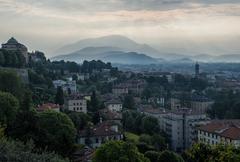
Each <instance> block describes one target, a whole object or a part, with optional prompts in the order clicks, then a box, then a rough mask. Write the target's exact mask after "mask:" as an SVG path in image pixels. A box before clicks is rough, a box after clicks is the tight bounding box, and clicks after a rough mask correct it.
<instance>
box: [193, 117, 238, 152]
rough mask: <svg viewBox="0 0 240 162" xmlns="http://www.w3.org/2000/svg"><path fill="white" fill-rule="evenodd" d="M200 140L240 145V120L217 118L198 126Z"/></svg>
mask: <svg viewBox="0 0 240 162" xmlns="http://www.w3.org/2000/svg"><path fill="white" fill-rule="evenodd" d="M198 141H199V142H203V143H205V144H210V145H216V144H220V143H223V144H231V145H234V146H236V147H239V146H240V120H216V121H211V122H209V123H206V124H204V125H201V126H200V127H199V128H198Z"/></svg>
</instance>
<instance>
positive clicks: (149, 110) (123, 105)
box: [0, 38, 240, 162]
mask: <svg viewBox="0 0 240 162" xmlns="http://www.w3.org/2000/svg"><path fill="white" fill-rule="evenodd" d="M202 64H203V66H205V65H204V63H201V62H196V63H195V64H193V65H191V67H192V68H191V69H188V70H189V71H190V72H188V73H184V72H182V73H180V72H176V71H162V70H151V69H148V70H136V69H134V70H131V68H128V69H126V68H125V69H123V70H120V69H121V67H116V66H114V65H112V64H111V63H109V62H106V63H104V62H103V61H101V60H92V61H83V63H82V64H78V63H75V62H69V61H67V62H65V61H63V60H62V61H50V60H49V59H47V58H46V57H45V54H44V53H43V52H40V51H33V52H29V51H28V49H27V47H26V46H25V45H23V44H21V43H19V42H18V41H17V40H16V39H15V38H10V39H9V40H8V41H7V42H6V43H3V44H2V48H1V49H0V123H1V127H0V128H1V129H0V139H1V142H0V147H1V148H2V147H3V149H6V150H7V151H6V152H7V153H5V155H0V161H19V160H18V159H21V158H22V159H21V160H20V161H29V160H31V159H36V161H54V160H55V161H68V160H71V161H76V162H88V161H94V162H103V161H106V162H107V161H119V160H118V158H119V157H117V156H118V154H119V156H121V157H123V158H124V157H125V156H127V157H128V158H130V157H131V156H133V157H131V158H133V159H130V160H128V161H129V162H133V161H137V162H138V161H139V162H150V161H151V162H158V161H159V162H163V161H167V160H169V159H173V160H172V161H173V162H175V161H176V162H182V161H186V162H193V161H199V162H205V161H206V162H209V161H218V160H217V159H214V158H220V159H221V158H222V159H225V160H223V161H227V160H226V159H228V158H229V157H228V156H227V155H226V154H231V155H229V156H230V157H231V158H232V161H234V162H235V161H236V162H237V161H239V160H240V155H239V149H238V148H239V147H240V111H239V96H240V92H239V89H240V71H239V70H238V69H232V70H231V69H230V70H225V71H223V70H211V71H210V70H208V71H207V70H206V71H204V70H203V69H201V66H202ZM236 66H237V65H236ZM11 142H12V145H15V146H11V147H10V146H8V145H10V143H11ZM28 145H31V146H28ZM18 147H20V148H18ZM28 147H30V148H28ZM21 148H22V149H21ZM24 148H25V149H24ZM11 149H12V150H11ZM26 149H30V150H28V151H27V152H25V153H24V150H26ZM41 150H45V151H43V152H42V153H40V152H41ZM1 152H2V151H0V153H1ZM12 152H15V153H16V154H14V153H12ZM52 152H54V153H52ZM38 153H39V154H38ZM225 153H226V154H225ZM24 154H27V156H24ZM40 154H41V155H40ZM198 154H201V155H198ZM134 158H137V159H138V160H136V159H134ZM23 159H24V160H23ZM114 159H115V160H114ZM166 159H167V160H166ZM174 159H175V160H174ZM204 160H205V161H204ZM120 161H121V160H120ZM122 161H125V160H124V159H122ZM126 161H127V160H126ZM170 161H171V160H170ZM219 162H220V161H219Z"/></svg>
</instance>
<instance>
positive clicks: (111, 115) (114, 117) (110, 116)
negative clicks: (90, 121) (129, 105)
mask: <svg viewBox="0 0 240 162" xmlns="http://www.w3.org/2000/svg"><path fill="white" fill-rule="evenodd" d="M100 116H101V117H103V118H104V119H106V120H108V121H112V122H114V123H118V124H119V125H122V123H121V121H122V112H117V111H109V110H108V109H102V110H100Z"/></svg>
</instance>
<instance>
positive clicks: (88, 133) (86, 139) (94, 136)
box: [78, 121, 123, 148]
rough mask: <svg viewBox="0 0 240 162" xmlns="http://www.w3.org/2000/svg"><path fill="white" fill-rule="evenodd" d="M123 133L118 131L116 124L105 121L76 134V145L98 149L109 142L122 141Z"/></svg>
mask: <svg viewBox="0 0 240 162" xmlns="http://www.w3.org/2000/svg"><path fill="white" fill-rule="evenodd" d="M122 139H123V133H122V132H121V131H119V128H118V124H114V123H113V122H109V121H105V122H102V123H99V124H98V125H96V126H93V127H91V128H89V129H87V128H86V129H84V130H82V131H79V132H78V143H79V144H83V145H88V146H89V147H92V148H98V147H100V146H101V145H102V144H103V143H105V142H107V141H110V140H122Z"/></svg>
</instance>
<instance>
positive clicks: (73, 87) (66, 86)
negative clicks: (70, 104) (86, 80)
mask: <svg viewBox="0 0 240 162" xmlns="http://www.w3.org/2000/svg"><path fill="white" fill-rule="evenodd" d="M53 85H54V87H55V88H58V87H62V89H63V91H64V92H65V93H69V91H70V92H71V93H76V92H77V84H76V81H70V80H68V81H64V80H54V81H53Z"/></svg>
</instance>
